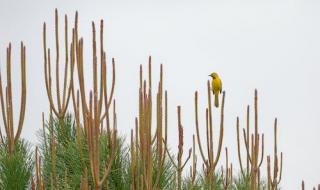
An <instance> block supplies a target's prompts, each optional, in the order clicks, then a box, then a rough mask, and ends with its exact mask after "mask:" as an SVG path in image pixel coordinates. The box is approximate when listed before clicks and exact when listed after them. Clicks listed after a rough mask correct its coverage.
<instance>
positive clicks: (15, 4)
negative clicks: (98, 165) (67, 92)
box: [0, 0, 320, 190]
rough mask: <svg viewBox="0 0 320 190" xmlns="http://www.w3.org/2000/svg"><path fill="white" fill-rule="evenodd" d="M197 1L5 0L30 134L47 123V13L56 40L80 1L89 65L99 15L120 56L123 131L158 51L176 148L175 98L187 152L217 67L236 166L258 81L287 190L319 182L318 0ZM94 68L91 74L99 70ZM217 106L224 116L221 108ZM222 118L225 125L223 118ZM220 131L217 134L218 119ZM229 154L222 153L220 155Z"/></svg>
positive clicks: (1, 48) (0, 31)
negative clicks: (239, 137) (23, 74)
mask: <svg viewBox="0 0 320 190" xmlns="http://www.w3.org/2000/svg"><path fill="white" fill-rule="evenodd" d="M195 2H196V1H194V2H190V1H174V2H173V1H161V3H160V2H155V1H128V2H122V1H121V2H120V1H99V2H98V1H90V3H88V2H85V1H62V0H59V1H43V0H41V1H40V0H37V1H12V0H10V1H3V0H1V1H0V67H1V70H2V73H4V68H5V48H6V46H7V44H8V43H9V42H12V44H13V58H12V59H13V64H12V67H13V68H12V69H13V80H14V83H15V84H16V85H15V86H14V105H15V109H17V110H18V109H19V107H18V106H17V105H18V104H19V102H20V57H19V56H20V49H19V48H20V46H19V45H20V44H19V43H20V40H23V41H24V43H25V44H26V46H27V108H26V109H27V111H26V116H25V125H24V128H23V132H22V136H23V137H25V138H27V139H28V140H30V141H31V142H33V143H34V144H35V143H37V140H36V135H35V134H36V131H37V130H39V129H40V128H41V113H42V112H46V113H47V110H48V101H47V96H46V91H45V85H44V76H43V49H42V24H43V22H47V31H48V32H47V39H48V41H49V42H50V43H49V45H50V47H51V48H52V49H53V48H54V46H53V44H52V42H53V40H54V38H53V37H54V33H53V31H54V30H53V29H54V28H53V21H54V8H58V9H59V13H60V21H61V22H60V29H62V26H63V15H64V14H68V15H69V21H70V22H71V23H73V16H74V13H75V11H76V10H78V11H79V25H80V26H79V27H80V28H79V29H80V31H79V33H80V34H81V36H83V37H84V38H85V50H86V52H85V57H86V60H87V62H86V64H87V68H91V49H90V45H91V21H96V23H97V25H98V21H99V20H100V19H104V22H105V48H106V50H107V56H108V60H109V63H110V60H111V57H115V58H116V71H117V77H116V78H117V82H116V94H115V97H116V99H117V107H118V118H119V120H118V127H119V131H120V133H121V134H123V135H127V136H128V135H129V132H130V129H131V128H132V127H133V126H134V117H135V116H136V115H137V113H138V109H137V98H138V96H137V93H138V91H137V89H138V71H139V64H143V65H144V68H145V69H146V68H147V60H148V56H149V55H152V58H153V71H154V72H153V73H154V84H156V81H157V80H158V78H157V77H158V71H159V65H160V63H163V64H164V76H165V78H164V83H165V84H164V85H165V88H166V89H167V90H168V93H169V110H170V111H169V120H170V122H169V144H170V146H171V147H172V148H173V150H176V149H177V148H176V147H177V125H176V123H177V115H176V106H177V105H181V106H182V119H183V124H184V129H185V134H184V136H185V152H186V153H187V149H188V148H189V147H190V146H191V138H192V134H193V133H194V132H195V125H194V102H193V99H194V91H195V90H199V101H200V105H199V107H200V109H201V112H200V118H201V121H200V122H201V124H202V125H201V128H202V129H204V119H205V118H204V109H205V104H206V100H207V99H206V98H207V97H206V81H207V80H208V79H209V78H208V74H209V73H210V72H212V71H216V72H218V73H219V74H220V76H221V78H222V81H223V88H224V90H225V91H226V106H225V138H224V144H223V146H228V148H229V149H230V152H231V155H230V159H231V160H232V162H233V163H234V164H235V165H236V167H237V165H238V159H237V154H236V128H235V121H236V116H240V121H241V124H242V127H243V126H244V120H245V109H246V105H247V104H251V105H252V104H253V94H254V89H255V88H257V89H258V90H259V114H260V115H259V116H260V117H259V124H260V130H261V131H263V132H264V133H265V136H266V139H265V141H266V142H265V143H266V147H267V148H266V154H270V153H271V149H270V148H271V147H272V146H273V122H274V118H275V117H278V119H279V122H278V123H279V143H278V144H279V151H283V152H284V170H283V181H282V183H281V186H282V187H283V189H285V190H292V189H299V188H300V184H301V180H302V179H305V181H306V184H307V189H310V188H311V186H314V185H316V184H317V183H320V175H319V171H320V162H319V160H320V152H319V148H318V147H317V146H319V134H320V126H319V124H320V118H319V113H320V99H319V97H320V87H319V81H320V53H319V52H320V11H319V10H320V4H319V2H318V1H312V0H308V1H303V0H288V1H285V0H280V1H279V0H278V1H271V0H268V1H248V0H243V1H240V0H239V1H229V0H224V1H222V0H212V1H197V3H195ZM70 28H71V26H70ZM60 36H61V37H62V36H63V35H62V33H61V34H60ZM61 46H62V41H61ZM61 55H63V54H62V53H61ZM62 58H63V57H62ZM86 75H87V76H86V77H87V78H88V79H89V81H90V79H91V72H86ZM154 86H155V85H154ZM214 114H215V115H214V119H215V118H217V117H218V115H217V114H218V113H217V111H215V112H214ZM251 115H253V113H252V114H251ZM15 117H16V118H17V117H18V115H15ZM215 124H218V122H217V121H216V120H215ZM1 125H2V121H1ZM202 132H204V131H203V130H202ZM215 132H216V134H217V132H218V127H215ZM202 134H203V135H204V133H202ZM203 139H204V138H203ZM216 142H217V139H216ZM203 143H204V142H203ZM224 158H225V157H224V154H223V156H222V159H221V162H220V163H221V164H222V163H224ZM199 159H200V157H199ZM265 163H266V162H265ZM237 168H238V167H237ZM263 168H264V169H265V168H266V164H264V165H263ZM198 169H199V170H200V169H201V168H200V167H199V168H198ZM264 175H265V173H264Z"/></svg>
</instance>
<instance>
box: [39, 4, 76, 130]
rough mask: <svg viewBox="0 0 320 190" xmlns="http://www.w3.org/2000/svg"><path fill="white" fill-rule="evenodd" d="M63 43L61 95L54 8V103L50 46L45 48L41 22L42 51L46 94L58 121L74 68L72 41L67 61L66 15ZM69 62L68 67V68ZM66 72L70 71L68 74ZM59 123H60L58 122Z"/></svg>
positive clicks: (68, 92) (68, 95) (63, 112)
mask: <svg viewBox="0 0 320 190" xmlns="http://www.w3.org/2000/svg"><path fill="white" fill-rule="evenodd" d="M64 18H65V19H64V23H65V25H64V42H65V43H64V45H65V61H64V78H63V88H62V95H61V93H60V88H61V87H60V77H59V72H60V69H59V68H60V64H61V63H60V48H59V47H60V45H59V19H58V10H57V9H56V10H55V44H56V60H55V65H56V68H55V79H56V89H55V90H56V99H57V100H56V105H55V103H54V99H53V92H52V78H51V51H50V48H47V39H46V23H44V24H43V50H44V51H43V52H44V76H45V85H46V90H47V96H48V100H49V103H50V110H52V111H53V113H54V114H55V115H56V117H57V118H58V119H59V121H61V122H62V121H63V119H64V117H65V115H66V112H67V108H68V104H69V100H70V96H71V90H72V88H73V70H74V57H72V55H73V53H72V51H73V48H74V47H73V43H71V45H70V46H71V48H70V55H71V61H70V63H69V42H68V17H67V15H65V17H64ZM69 64H70V68H69ZM68 72H70V73H69V74H68ZM68 75H69V77H68ZM68 82H69V84H67V83H68ZM60 125H62V124H61V123H60Z"/></svg>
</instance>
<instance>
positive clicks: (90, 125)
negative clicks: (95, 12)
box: [71, 14, 118, 190]
mask: <svg viewBox="0 0 320 190" xmlns="http://www.w3.org/2000/svg"><path fill="white" fill-rule="evenodd" d="M77 21H78V19H77V14H76V21H75V28H74V29H73V40H74V41H75V42H74V43H75V51H76V56H75V57H76V62H77V71H78V81H79V87H80V91H77V98H75V95H74V94H75V93H74V90H73V89H72V97H73V98H72V99H73V102H74V103H73V105H74V110H75V116H76V124H77V129H78V132H77V133H78V134H80V132H79V129H80V127H81V126H80V109H79V94H80V100H81V107H82V120H83V123H82V125H83V128H84V134H85V137H86V141H87V143H88V156H89V162H90V169H91V173H92V175H93V182H94V186H95V189H97V190H100V189H102V187H103V184H104V183H105V181H106V179H107V177H108V175H109V174H110V171H111V167H112V164H113V161H114V159H115V156H116V151H117V140H118V139H117V122H116V120H117V116H116V110H115V100H114V99H113V89H114V85H115V82H114V80H115V68H114V66H115V63H114V59H113V60H112V66H113V69H112V71H113V72H112V74H113V81H112V87H111V89H112V90H111V93H110V94H111V95H110V96H108V92H107V63H106V53H105V51H104V50H103V21H102V20H101V22H100V84H99V85H100V88H98V66H97V64H98V60H97V48H96V46H97V44H96V29H95V24H94V23H92V36H93V40H92V42H93V43H92V48H93V90H90V92H89V102H88V103H87V99H86V90H85V84H84V83H85V82H84V81H85V80H84V72H83V38H81V39H80V40H78V28H77V26H78V25H77ZM71 49H74V45H72V48H71ZM73 53H74V52H72V54H73ZM73 56H74V55H72V56H71V57H73ZM79 92H80V93H79ZM76 99H77V100H76ZM112 101H113V105H114V106H113V122H112V131H111V127H110V125H111V122H110V116H109V113H110V111H109V109H110V104H111V102H112ZM103 105H104V106H103ZM103 109H104V110H105V112H103ZM104 118H105V119H104ZM104 120H105V122H106V128H107V139H108V145H107V147H109V148H110V151H111V153H110V155H109V158H108V159H107V160H108V161H107V162H106V164H105V166H103V168H104V172H103V174H102V176H100V148H99V138H100V136H101V130H103V121H104ZM85 176H86V175H85ZM84 181H85V180H83V181H82V188H84V187H85V186H86V185H85V182H84Z"/></svg>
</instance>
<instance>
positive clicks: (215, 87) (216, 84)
mask: <svg viewBox="0 0 320 190" xmlns="http://www.w3.org/2000/svg"><path fill="white" fill-rule="evenodd" d="M209 76H210V77H211V78H212V81H211V90H212V92H213V95H214V105H215V106H216V107H219V93H221V91H222V82H221V79H220V78H219V75H218V74H217V73H211V74H210V75H209Z"/></svg>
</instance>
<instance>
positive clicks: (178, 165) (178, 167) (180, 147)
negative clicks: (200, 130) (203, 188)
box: [167, 106, 192, 190]
mask: <svg viewBox="0 0 320 190" xmlns="http://www.w3.org/2000/svg"><path fill="white" fill-rule="evenodd" d="M178 131H179V145H178V157H177V161H178V163H176V162H175V161H174V160H173V157H172V156H171V155H170V152H169V150H168V149H167V154H168V155H169V158H170V161H171V162H172V164H173V166H174V167H175V169H176V170H177V178H178V190H181V189H182V171H183V169H184V167H185V166H186V164H187V162H188V161H189V159H190V157H191V152H192V149H191V148H190V149H189V154H188V157H187V159H186V160H185V161H184V162H182V155H183V128H182V124H181V107H180V106H178Z"/></svg>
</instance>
